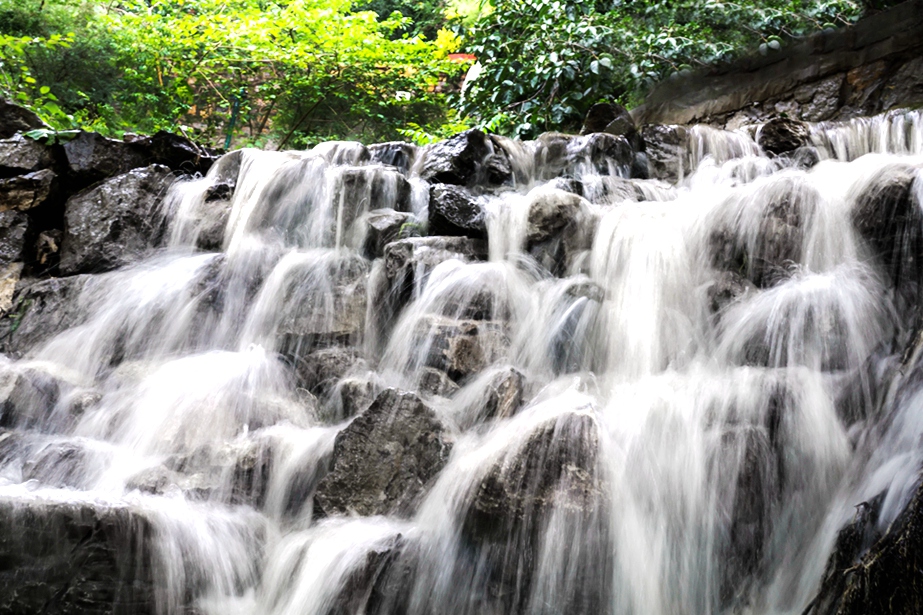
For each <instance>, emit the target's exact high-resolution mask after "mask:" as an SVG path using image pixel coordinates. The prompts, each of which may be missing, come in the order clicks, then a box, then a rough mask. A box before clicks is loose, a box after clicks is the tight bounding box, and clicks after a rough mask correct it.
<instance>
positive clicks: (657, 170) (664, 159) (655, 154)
mask: <svg viewBox="0 0 923 615" xmlns="http://www.w3.org/2000/svg"><path fill="white" fill-rule="evenodd" d="M641 138H642V139H643V140H644V153H645V156H646V158H647V164H648V175H649V177H651V178H652V179H662V180H664V181H668V182H671V183H675V182H676V181H677V180H679V179H680V178H681V177H682V176H683V174H684V173H685V171H686V170H687V168H686V167H687V165H688V153H687V152H688V147H689V133H688V131H687V130H686V128H685V127H684V126H676V125H661V124H647V125H645V126H642V127H641Z"/></svg>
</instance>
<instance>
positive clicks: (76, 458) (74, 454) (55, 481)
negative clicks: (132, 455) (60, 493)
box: [22, 438, 111, 489]
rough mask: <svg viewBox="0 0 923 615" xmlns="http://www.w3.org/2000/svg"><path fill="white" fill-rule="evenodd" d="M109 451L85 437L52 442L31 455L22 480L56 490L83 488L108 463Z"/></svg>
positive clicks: (23, 471) (86, 486)
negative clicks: (35, 482)
mask: <svg viewBox="0 0 923 615" xmlns="http://www.w3.org/2000/svg"><path fill="white" fill-rule="evenodd" d="M110 458H111V453H109V452H108V451H104V450H101V449H99V448H95V447H93V446H92V444H91V442H90V441H89V440H83V439H76V438H75V439H71V440H64V441H52V442H48V443H47V444H45V445H44V446H42V447H41V448H40V449H39V450H38V451H36V452H35V453H34V454H32V455H31V456H30V457H29V458H28V459H27V460H26V462H25V463H24V464H23V468H22V478H23V480H24V481H25V480H34V481H37V482H38V483H41V484H42V485H46V486H49V487H54V488H60V489H65V488H69V489H87V488H89V487H90V486H92V485H94V484H95V483H96V481H97V480H98V479H99V477H100V476H101V475H102V473H103V470H104V469H105V467H106V466H107V465H108V464H109V463H110Z"/></svg>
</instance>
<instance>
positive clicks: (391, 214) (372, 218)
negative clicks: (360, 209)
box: [362, 209, 416, 259]
mask: <svg viewBox="0 0 923 615" xmlns="http://www.w3.org/2000/svg"><path fill="white" fill-rule="evenodd" d="M414 220H416V218H415V217H414V215H413V214H411V213H407V212H401V211H394V210H393V209H375V210H373V211H370V212H369V213H368V214H367V215H366V218H365V221H366V224H367V225H368V228H367V229H366V232H365V241H363V243H362V254H363V255H364V256H365V257H366V258H370V259H375V258H380V257H382V256H384V253H385V246H386V245H388V244H389V243H391V242H392V241H397V240H398V239H402V238H403V237H402V235H403V236H411V235H409V232H410V230H409V229H410V227H412V226H413V222H414ZM405 229H406V230H405Z"/></svg>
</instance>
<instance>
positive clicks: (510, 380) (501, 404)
mask: <svg viewBox="0 0 923 615" xmlns="http://www.w3.org/2000/svg"><path fill="white" fill-rule="evenodd" d="M524 386H525V377H524V376H523V375H522V372H520V371H519V370H518V369H516V368H513V367H507V368H504V369H502V370H501V371H498V372H497V373H496V374H495V375H494V376H493V377H492V378H491V380H490V383H489V384H488V385H487V387H486V389H485V391H484V393H485V397H484V405H483V407H482V413H481V417H480V418H481V419H482V420H487V419H505V418H509V417H511V416H513V415H514V414H516V413H517V412H518V411H519V407H520V406H521V405H522V394H523V388H524Z"/></svg>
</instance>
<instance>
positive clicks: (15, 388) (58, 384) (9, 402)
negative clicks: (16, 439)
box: [0, 364, 72, 430]
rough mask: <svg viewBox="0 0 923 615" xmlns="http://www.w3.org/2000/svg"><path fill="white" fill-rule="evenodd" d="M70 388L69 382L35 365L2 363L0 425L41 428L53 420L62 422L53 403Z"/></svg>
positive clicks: (0, 375)
mask: <svg viewBox="0 0 923 615" xmlns="http://www.w3.org/2000/svg"><path fill="white" fill-rule="evenodd" d="M71 388H72V385H70V384H69V383H67V382H65V381H64V380H63V379H62V378H60V377H58V376H57V375H55V374H53V373H50V372H48V371H46V370H45V369H42V368H40V367H38V366H29V365H17V364H7V365H3V366H2V371H0V427H8V428H10V427H15V428H17V429H39V430H41V429H45V428H48V427H49V426H50V423H52V422H61V418H62V417H60V416H56V413H55V406H56V405H57V403H58V400H60V399H61V398H62V396H63V394H64V393H66V392H67V391H68V390H69V389H71ZM57 427H58V428H60V427H61V426H60V425H58V426H57Z"/></svg>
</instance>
